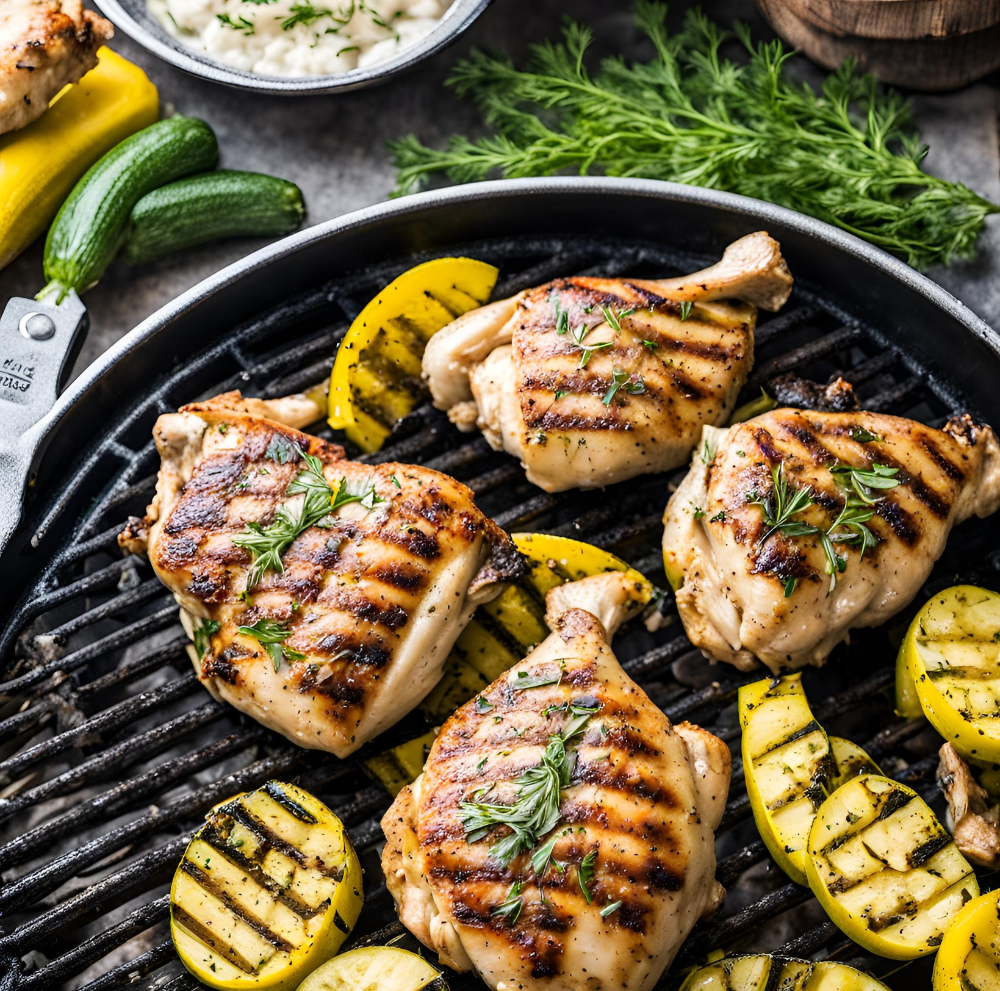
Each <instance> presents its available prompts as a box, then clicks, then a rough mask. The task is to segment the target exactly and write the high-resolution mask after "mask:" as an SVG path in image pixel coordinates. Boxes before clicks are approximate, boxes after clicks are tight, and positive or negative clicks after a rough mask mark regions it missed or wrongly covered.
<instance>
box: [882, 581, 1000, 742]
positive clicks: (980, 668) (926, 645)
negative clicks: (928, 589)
mask: <svg viewBox="0 0 1000 991" xmlns="http://www.w3.org/2000/svg"><path fill="white" fill-rule="evenodd" d="M900 657H901V661H902V664H903V665H904V666H905V670H906V672H907V674H908V675H909V678H908V679H905V678H904V679H903V681H904V685H905V684H906V682H907V681H908V683H909V685H911V686H912V691H915V692H916V697H917V700H918V703H919V706H920V708H921V709H922V711H923V713H924V715H925V716H926V717H927V719H928V720H929V721H930V723H931V725H933V727H934V728H935V729H936V730H937V731H938V732H939V733H940V734H941V735H942V736H943V737H944V738H945V739H946V740H948V741H949V742H950V743H951V744H952V745H953V746H954V747H955V749H956V750H957V751H958V752H959V753H961V754H962V755H964V756H966V757H970V758H973V759H974V760H978V761H1000V595H998V594H997V593H996V592H990V591H988V590H987V589H985V588H977V587H976V586H975V585H956V586H955V587H954V588H949V589H945V591H943V592H940V593H939V594H937V595H935V596H934V598H932V599H931V600H930V601H929V602H927V603H926V604H925V605H924V606H923V608H922V609H921V610H920V612H918V613H917V615H916V617H915V618H914V620H913V623H911V624H910V629H909V630H908V631H907V634H906V637H905V639H904V640H903V645H902V647H901V648H900ZM899 666H900V665H899V664H898V663H897V672H898V670H899ZM900 694H901V695H903V698H902V701H901V702H900V700H899V698H898V697H897V706H898V707H900V711H901V712H902V713H903V714H904V715H909V714H910V711H912V695H909V694H907V691H906V690H904V691H902V692H900V691H899V689H898V682H897V696H899V695H900ZM904 706H908V709H907V711H905V712H904V711H903V707H904Z"/></svg>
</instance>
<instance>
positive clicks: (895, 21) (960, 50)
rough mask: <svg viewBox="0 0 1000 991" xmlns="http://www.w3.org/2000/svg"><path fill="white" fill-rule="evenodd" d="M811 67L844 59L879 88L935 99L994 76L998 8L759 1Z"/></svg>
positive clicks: (960, 3)
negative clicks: (904, 90)
mask: <svg viewBox="0 0 1000 991" xmlns="http://www.w3.org/2000/svg"><path fill="white" fill-rule="evenodd" d="M757 6H758V7H759V8H760V11H761V13H762V14H763V15H764V17H765V18H767V21H768V23H769V24H770V25H771V27H772V28H774V30H775V31H776V32H777V33H778V34H779V35H780V36H781V37H782V38H783V39H784V40H785V41H786V42H788V43H789V44H790V45H792V46H794V47H795V48H797V49H798V50H799V51H801V52H802V53H803V54H804V55H807V56H808V57H809V58H811V59H812V60H813V61H814V62H818V63H819V64H820V65H822V66H825V67H826V68H828V69H835V68H837V66H839V65H840V63H841V62H843V60H844V59H845V58H847V57H848V56H853V57H854V58H855V59H857V62H858V67H859V68H860V69H861V70H862V71H863V72H871V73H873V74H874V75H875V76H877V77H878V78H879V79H881V80H882V81H883V82H886V83H893V84H895V85H897V86H907V87H910V88H912V89H916V90H924V91H929V92H938V91H941V90H948V89H956V88H958V87H959V86H965V85H966V84H968V83H971V82H973V81H974V80H976V79H979V78H981V77H982V76H985V75H986V74H987V73H989V72H992V71H993V70H994V69H997V68H1000V0H757Z"/></svg>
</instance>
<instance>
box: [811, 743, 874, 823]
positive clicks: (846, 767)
mask: <svg viewBox="0 0 1000 991" xmlns="http://www.w3.org/2000/svg"><path fill="white" fill-rule="evenodd" d="M830 752H831V753H832V754H833V762H834V764H836V766H837V773H836V775H835V776H834V779H833V780H832V781H831V782H830V791H831V792H832V791H836V789H837V788H839V787H840V786H841V785H844V784H847V782H848V781H850V780H851V778H856V777H857V776H858V775H859V774H881V773H882V769H881V768H880V767H879V766H878V764H876V763H875V761H873V760H872V759H871V757H869V756H868V754H867V753H865V751H864V750H863V749H862V748H861V747H859V746H858V745H857V744H856V743H852V742H851V741H850V740H845V739H844V738H843V737H842V736H831V737H830ZM810 828H812V827H811V826H810Z"/></svg>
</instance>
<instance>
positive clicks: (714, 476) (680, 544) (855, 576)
mask: <svg viewBox="0 0 1000 991" xmlns="http://www.w3.org/2000/svg"><path fill="white" fill-rule="evenodd" d="M706 444H707V445H708V448H709V449H714V451H715V454H714V457H713V458H711V459H710V463H709V464H705V463H704V462H703V460H702V459H701V458H699V457H696V458H694V459H693V461H692V466H691V470H690V471H689V473H688V475H687V476H686V478H685V479H684V481H683V482H682V483H681V485H680V487H679V488H678V490H677V492H676V493H675V494H674V495H673V497H672V498H671V500H670V503H669V505H668V506H667V510H666V514H665V516H664V523H665V524H666V529H665V532H664V538H663V550H664V560H665V562H666V565H667V569H668V573H671V574H672V575H673V576H675V577H679V576H680V575H683V584H682V585H681V587H680V588H679V589H678V591H677V596H676V599H677V606H678V610H679V611H680V615H681V618H682V620H683V622H684V627H685V631H686V632H687V634H688V637H689V638H690V639H691V641H692V642H693V643H694V644H695V645H696V646H698V647H700V648H701V649H702V651H703V652H704V653H705V654H706V655H707V656H709V657H711V658H713V659H716V660H724V661H728V662H730V663H732V664H735V665H737V666H738V667H740V668H744V669H749V668H752V667H753V666H754V664H755V663H756V660H755V659H757V660H760V661H762V662H763V663H764V664H765V665H767V667H769V668H770V669H771V670H772V671H774V672H775V673H777V672H780V671H784V670H790V669H794V668H798V667H802V666H803V665H805V664H822V663H823V661H824V660H825V659H826V657H827V655H828V654H829V653H830V651H831V650H832V649H833V647H834V646H836V644H837V643H839V642H840V641H842V640H845V639H846V638H847V636H848V633H849V631H850V630H851V629H852V628H857V627H865V626H877V625H878V624H879V623H882V622H883V621H885V620H886V619H888V618H889V617H890V616H892V615H894V614H895V613H897V612H898V611H899V610H900V609H902V608H904V607H905V606H906V604H907V603H908V602H909V601H910V600H911V599H912V597H913V596H914V595H915V594H916V592H917V591H918V590H919V588H920V587H921V585H922V584H923V583H924V581H925V580H926V578H927V576H928V574H929V573H930V570H931V568H932V566H933V564H934V562H935V561H936V560H937V559H938V557H940V555H941V553H942V552H943V550H944V546H945V542H946V540H947V537H948V534H949V532H950V530H951V528H952V527H953V526H954V525H956V524H957V523H960V522H962V520H964V519H967V518H968V517H969V516H972V515H978V516H987V515H989V514H990V513H993V512H994V511H995V510H996V509H997V507H998V506H1000V447H998V444H997V438H996V436H995V435H994V433H993V431H992V430H991V429H990V428H989V427H986V426H983V425H980V424H977V423H975V422H973V421H972V419H971V418H970V417H968V416H962V417H955V418H953V419H952V420H950V421H949V422H948V423H947V425H946V426H945V427H944V429H943V430H936V429H933V428H931V427H927V426H924V425H922V424H920V423H916V422H914V421H912V420H907V419H904V418H901V417H894V416H883V415H880V414H876V413H869V412H863V411H857V412H845V413H830V412H809V411H805V410H796V409H777V410H773V411H771V412H769V413H766V414H764V415H763V416H759V417H756V418H755V419H753V420H750V421H748V422H746V423H742V424H738V425H736V426H733V427H730V428H729V429H728V430H726V431H723V430H711V429H709V430H706ZM838 465H840V466H845V465H846V466H851V467H855V468H862V469H870V468H871V467H872V466H873V465H882V466H885V469H888V470H895V475H894V476H893V479H894V481H895V482H896V483H898V484H896V485H895V486H894V487H892V488H890V489H884V490H875V491H874V492H873V494H874V495H875V496H877V499H876V500H875V501H874V502H873V504H872V505H871V506H870V507H868V508H869V509H870V510H871V511H872V513H873V516H872V518H871V519H870V520H869V521H868V522H867V523H866V524H865V525H866V526H867V528H868V529H869V530H870V531H871V533H872V534H873V535H874V537H875V538H877V541H878V542H877V544H876V545H875V546H874V547H873V548H869V549H868V550H867V551H866V552H865V554H864V556H863V557H862V556H861V554H860V553H859V550H858V546H857V544H854V545H849V544H846V543H838V544H835V545H834V546H835V549H836V552H837V554H838V555H840V556H841V557H843V558H844V559H845V562H846V565H845V567H844V570H843V572H842V573H839V574H837V575H836V576H835V577H836V584H835V586H834V587H833V589H832V590H831V589H830V584H831V581H830V578H831V576H830V572H829V570H828V565H827V558H826V555H825V554H824V552H823V549H822V542H821V540H820V539H819V538H818V537H817V535H815V534H804V535H800V534H794V533H792V534H789V533H786V532H784V531H782V530H778V531H777V532H774V533H773V534H771V535H770V536H767V533H768V531H769V529H770V527H769V526H768V524H767V523H766V522H765V513H764V511H762V508H761V506H760V505H759V504H758V501H757V500H755V499H754V498H753V496H754V494H757V496H758V499H759V498H761V497H766V496H767V495H768V494H769V493H771V492H772V491H773V489H774V481H773V478H772V468H774V467H776V466H780V472H781V476H782V477H783V478H784V480H785V481H786V482H787V483H788V485H789V486H790V487H791V489H792V490H794V491H798V490H803V489H806V488H809V489H810V494H811V498H812V500H813V505H811V506H809V507H807V508H806V509H804V510H803V511H801V512H799V513H797V514H796V515H795V517H794V519H795V521H796V522H801V523H803V524H807V525H811V526H814V527H818V528H820V529H821V530H828V529H829V528H830V527H831V525H832V524H833V523H834V520H835V519H836V518H837V516H838V514H839V513H840V511H841V509H842V508H843V507H844V505H845V500H846V499H847V496H848V494H849V490H848V489H846V488H845V487H844V485H842V484H838V483H837V481H836V476H835V475H834V474H833V473H832V472H831V468H835V467H836V466H838ZM765 537H766V539H764V538H765ZM790 582H791V583H792V584H791V586H790V587H791V589H792V590H791V591H790V592H789V594H787V595H786V594H785V589H786V588H788V587H789V583H790Z"/></svg>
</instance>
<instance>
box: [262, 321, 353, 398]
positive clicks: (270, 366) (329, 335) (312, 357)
mask: <svg viewBox="0 0 1000 991" xmlns="http://www.w3.org/2000/svg"><path fill="white" fill-rule="evenodd" d="M346 333H347V325H346V324H345V325H341V326H339V327H335V328H331V329H330V330H329V331H327V332H326V333H321V334H320V335H319V336H316V337H311V338H309V339H308V340H306V341H304V342H303V343H302V344H298V345H295V346H294V347H288V348H279V349H278V350H277V351H276V352H275V353H273V354H272V355H271V356H270V357H268V358H264V359H263V360H261V361H258V362H256V364H255V365H254V366H253V369H252V371H251V375H252V376H253V377H254V378H256V379H257V380H258V381H261V380H263V381H267V386H266V387H265V388H264V390H263V398H265V399H274V398H277V397H280V396H283V395H288V393H287V392H284V391H283V388H284V386H285V384H286V383H285V382H284V380H283V376H285V375H289V374H295V375H301V374H302V372H303V370H304V369H303V365H305V364H306V363H307V362H308V363H310V364H309V365H308V366H307V367H313V366H314V365H315V366H320V364H321V363H322V364H323V365H325V367H326V370H327V372H326V376H324V375H323V374H322V373H321V374H320V375H319V377H318V378H317V379H313V380H311V384H312V385H316V384H317V383H318V382H320V381H322V379H323V378H325V377H327V376H329V374H330V355H331V353H332V349H334V350H335V346H336V345H338V344H339V343H340V341H341V340H342V339H343V337H344V334H346Z"/></svg>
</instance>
